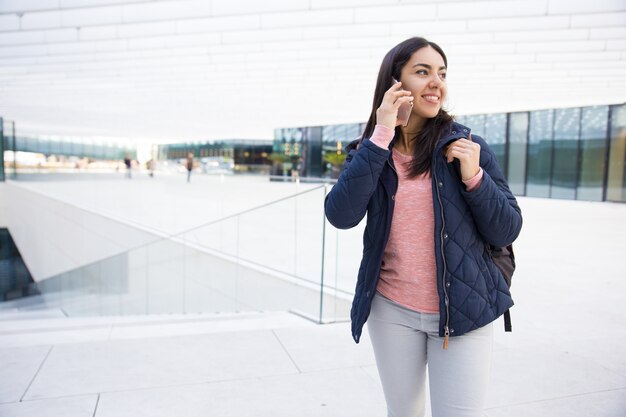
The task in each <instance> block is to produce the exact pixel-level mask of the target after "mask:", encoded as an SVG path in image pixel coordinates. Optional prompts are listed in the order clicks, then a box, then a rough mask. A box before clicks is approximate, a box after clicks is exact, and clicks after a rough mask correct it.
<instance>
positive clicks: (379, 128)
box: [370, 125, 395, 149]
mask: <svg viewBox="0 0 626 417" xmlns="http://www.w3.org/2000/svg"><path fill="white" fill-rule="evenodd" d="M394 134H395V132H394V130H393V129H389V128H388V127H387V126H385V125H376V126H374V132H373V133H372V137H371V138H370V140H371V141H372V142H374V145H376V146H378V147H379V148H383V149H389V144H390V143H391V140H392V139H393V135H394Z"/></svg>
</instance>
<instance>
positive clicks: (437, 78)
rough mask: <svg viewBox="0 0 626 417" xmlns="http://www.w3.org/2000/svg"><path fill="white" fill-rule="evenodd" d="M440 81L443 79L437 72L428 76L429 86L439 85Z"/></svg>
mask: <svg viewBox="0 0 626 417" xmlns="http://www.w3.org/2000/svg"><path fill="white" fill-rule="evenodd" d="M442 82H443V80H442V79H441V76H440V75H439V74H433V76H432V77H430V86H431V87H439V86H440V85H441V83H442Z"/></svg>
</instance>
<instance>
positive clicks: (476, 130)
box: [459, 114, 485, 138]
mask: <svg viewBox="0 0 626 417" xmlns="http://www.w3.org/2000/svg"><path fill="white" fill-rule="evenodd" d="M459 123H460V122H459ZM461 124H462V125H465V126H467V127H469V128H470V129H471V130H472V134H473V135H478V136H480V137H482V138H485V115H484V114H473V115H470V116H465V123H461Z"/></svg>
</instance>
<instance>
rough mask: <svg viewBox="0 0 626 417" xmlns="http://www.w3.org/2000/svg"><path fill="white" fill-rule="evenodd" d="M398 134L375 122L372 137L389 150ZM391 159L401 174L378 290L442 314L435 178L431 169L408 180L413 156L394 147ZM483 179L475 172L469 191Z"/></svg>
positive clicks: (405, 303) (409, 305) (415, 307)
mask: <svg viewBox="0 0 626 417" xmlns="http://www.w3.org/2000/svg"><path fill="white" fill-rule="evenodd" d="M393 135H394V131H393V130H392V129H389V128H388V127H386V126H383V125H376V127H375V128H374V133H373V134H372V137H371V141H372V142H373V143H374V144H375V145H377V146H379V147H381V148H384V149H388V148H389V144H390V143H391V140H392V139H393ZM392 157H393V162H394V165H395V167H396V171H397V173H398V190H397V192H396V194H395V196H394V201H395V208H394V212H393V217H392V220H391V231H390V234H389V240H388V241H387V246H386V247H385V252H384V254H383V261H382V265H381V269H380V280H379V281H378V287H377V290H378V292H380V293H381V294H382V295H384V296H385V297H387V298H389V299H390V300H393V301H395V302H396V303H398V304H400V305H403V306H405V307H407V308H410V309H411V310H415V311H419V312H423V313H438V312H439V296H438V294H437V267H436V261H435V240H434V235H435V214H434V211H433V208H434V206H433V194H432V183H431V176H430V173H427V174H422V175H420V176H418V177H415V178H409V177H408V173H409V169H408V163H409V162H410V161H411V159H412V156H410V155H403V154H401V153H400V152H398V151H396V150H395V149H393V150H392ZM482 177H483V170H482V168H481V169H480V171H479V172H478V174H477V175H476V176H474V177H473V178H470V179H469V180H466V181H463V182H464V184H465V186H466V188H467V190H468V191H472V190H474V189H476V188H478V186H479V185H480V183H481V181H482Z"/></svg>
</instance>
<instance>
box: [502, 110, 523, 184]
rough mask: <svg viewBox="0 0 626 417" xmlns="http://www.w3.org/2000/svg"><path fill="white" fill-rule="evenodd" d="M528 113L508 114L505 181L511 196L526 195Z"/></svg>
mask: <svg viewBox="0 0 626 417" xmlns="http://www.w3.org/2000/svg"><path fill="white" fill-rule="evenodd" d="M527 143H528V113H526V112H523V113H511V114H509V160H508V166H507V180H508V182H509V187H510V188H511V191H512V192H513V194H516V195H526V190H525V185H526V156H527V155H526V152H527V150H526V147H527Z"/></svg>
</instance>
